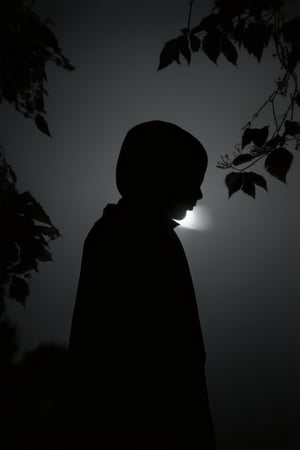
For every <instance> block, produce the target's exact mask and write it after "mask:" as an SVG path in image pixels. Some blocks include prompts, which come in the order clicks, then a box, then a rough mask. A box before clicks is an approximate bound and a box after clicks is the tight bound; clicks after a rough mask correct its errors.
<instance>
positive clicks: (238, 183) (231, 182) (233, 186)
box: [225, 172, 244, 198]
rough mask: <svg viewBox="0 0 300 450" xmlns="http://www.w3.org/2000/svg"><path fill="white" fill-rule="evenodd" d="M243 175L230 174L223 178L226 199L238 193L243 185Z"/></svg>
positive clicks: (240, 173)
mask: <svg viewBox="0 0 300 450" xmlns="http://www.w3.org/2000/svg"><path fill="white" fill-rule="evenodd" d="M243 181H244V175H243V173H242V172H239V173H237V172H231V173H229V174H228V175H227V176H226V178H225V184H226V186H227V188H228V197H229V198H230V197H231V196H232V194H234V193H235V192H237V191H239V190H240V189H241V187H242V185H243Z"/></svg>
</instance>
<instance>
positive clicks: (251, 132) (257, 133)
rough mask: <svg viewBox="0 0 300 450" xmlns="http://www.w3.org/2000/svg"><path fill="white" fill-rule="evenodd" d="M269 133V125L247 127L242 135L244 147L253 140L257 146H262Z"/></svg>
mask: <svg viewBox="0 0 300 450" xmlns="http://www.w3.org/2000/svg"><path fill="white" fill-rule="evenodd" d="M268 135H269V127H268V126H265V127H263V128H246V130H245V131H244V133H243V136H242V148H244V147H245V146H246V145H248V144H250V143H251V142H253V143H254V144H255V145H256V146H257V147H262V146H263V145H264V144H265V142H266V140H267V139H268Z"/></svg>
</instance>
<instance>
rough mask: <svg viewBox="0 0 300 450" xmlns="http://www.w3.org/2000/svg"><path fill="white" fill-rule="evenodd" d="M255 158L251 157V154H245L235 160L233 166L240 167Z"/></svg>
mask: <svg viewBox="0 0 300 450" xmlns="http://www.w3.org/2000/svg"><path fill="white" fill-rule="evenodd" d="M254 158H255V156H253V155H250V153H244V154H242V155H238V156H237V157H236V158H234V160H233V161H232V164H234V165H235V166H239V165H240V164H244V163H246V162H249V161H252V160H253V159H254Z"/></svg>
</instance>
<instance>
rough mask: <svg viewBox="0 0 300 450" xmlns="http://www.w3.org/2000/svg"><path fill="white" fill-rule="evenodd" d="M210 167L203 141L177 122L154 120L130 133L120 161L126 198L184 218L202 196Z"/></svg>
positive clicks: (155, 211) (153, 210) (121, 187)
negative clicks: (204, 181)
mask: <svg viewBox="0 0 300 450" xmlns="http://www.w3.org/2000/svg"><path fill="white" fill-rule="evenodd" d="M206 168H207V154H206V151H205V149H204V147H203V146H202V144H201V143H200V142H199V141H198V140H197V139H196V138H195V137H194V136H192V135H191V134H190V133H188V132H187V131H185V130H183V129H182V128H180V127H179V126H177V125H174V124H171V123H168V122H163V121H158V120H156V121H150V122H145V123H142V124H139V125H137V126H135V127H133V128H132V129H131V130H129V132H128V133H127V135H126V137H125V139H124V142H123V144H122V147H121V151H120V155H119V159H118V162H117V170H116V181H117V187H118V190H119V192H120V194H121V195H122V197H123V198H125V199H126V200H129V201H131V202H134V203H136V204H137V205H140V206H141V204H143V206H144V207H145V206H146V207H148V208H149V209H151V213H152V214H161V215H165V216H168V217H170V218H173V219H177V220H181V219H183V218H184V217H185V215H186V212H187V210H191V209H193V207H194V206H195V205H196V203H197V201H198V200H200V199H201V198H202V191H201V184H202V182H203V179H204V175H205V172H206Z"/></svg>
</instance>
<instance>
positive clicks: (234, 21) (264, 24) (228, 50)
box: [158, 0, 300, 198]
mask: <svg viewBox="0 0 300 450" xmlns="http://www.w3.org/2000/svg"><path fill="white" fill-rule="evenodd" d="M195 1H196V0H189V5H190V10H189V18H188V25H187V27H186V28H184V29H182V30H181V32H182V35H180V36H179V37H177V38H176V39H172V40H171V41H168V42H167V43H166V44H165V45H164V47H163V49H162V51H161V54H160V62H159V66H158V70H161V69H164V68H165V67H167V66H169V65H170V64H172V63H173V62H174V61H175V62H177V63H178V64H179V63H180V57H181V56H183V57H184V59H185V60H186V61H187V63H188V64H190V63H191V57H192V54H193V53H195V52H199V50H202V51H203V52H204V54H205V55H206V56H207V57H208V58H209V59H210V60H211V61H213V62H214V63H215V64H217V61H218V59H219V57H220V55H223V56H224V57H225V58H226V59H227V60H228V61H229V62H230V63H232V64H234V65H236V64H237V60H238V56H239V52H240V51H241V50H242V49H244V50H246V51H247V52H248V54H249V55H252V56H254V57H255V58H256V59H257V61H258V62H260V61H261V58H262V56H263V52H264V50H265V48H266V47H268V46H270V44H271V42H272V43H273V46H274V48H275V54H274V55H273V56H274V57H276V58H277V59H278V61H279V64H280V69H281V70H283V71H284V75H283V76H282V77H279V78H278V79H277V80H275V84H276V88H275V89H274V90H273V91H272V93H271V95H270V96H269V97H268V98H267V100H266V101H265V102H264V103H263V104H262V106H261V107H260V108H259V109H258V111H257V112H256V113H255V114H254V115H253V117H252V119H251V120H250V121H249V122H248V123H247V124H246V125H245V126H244V127H243V130H244V132H243V135H242V142H241V148H240V150H239V151H238V152H237V154H236V153H235V154H234V156H233V158H232V159H231V158H229V156H228V155H225V156H222V157H221V161H219V162H218V163H217V167H219V168H222V169H233V170H234V172H232V173H230V174H229V175H228V176H227V177H226V180H225V184H226V186H227V188H228V191H229V197H230V196H231V195H232V194H233V193H235V192H237V191H238V190H241V191H242V192H244V193H246V194H248V195H250V196H251V197H253V198H255V189H256V186H259V187H262V188H264V189H267V183H266V180H265V179H264V178H263V177H262V176H261V175H258V174H256V173H254V172H249V171H248V169H249V168H250V167H251V166H253V165H254V164H256V163H257V162H258V161H260V160H261V159H265V164H264V168H265V169H266V171H267V172H268V173H269V174H271V175H272V176H274V177H275V178H277V179H278V180H280V181H282V182H284V183H286V176H287V173H288V171H289V169H290V167H291V164H292V161H293V155H292V153H291V152H290V151H289V149H288V148H287V147H288V145H289V144H291V142H294V144H295V149H298V148H299V147H300V122H298V121H296V120H295V119H294V112H295V107H296V106H300V92H299V90H298V77H297V73H296V68H297V65H298V63H299V62H300V32H299V30H300V17H294V18H292V19H291V20H288V21H285V15H284V13H283V9H284V6H285V1H284V0H215V2H214V8H213V10H212V12H211V14H209V15H208V16H206V17H204V18H202V20H201V21H200V22H199V23H198V25H196V26H194V27H191V16H192V8H193V5H194V3H195ZM291 85H293V88H291ZM289 93H290V97H289V98H288V94H289ZM278 96H281V97H283V98H286V99H287V98H288V104H287V107H286V109H285V110H284V111H283V113H279V112H278V109H277V108H278V105H277V104H276V100H277V97H278ZM267 106H270V107H271V117H272V120H273V125H272V126H270V125H266V126H264V127H263V128H254V127H253V126H252V122H253V121H254V120H255V119H257V118H258V116H259V114H260V113H261V112H262V111H263V109H264V108H266V107H267ZM281 109H283V107H282V102H281ZM271 128H272V129H273V132H270V129H271ZM270 134H271V136H270V137H269V135H270ZM268 139H269V140H268ZM240 166H242V169H241V168H240Z"/></svg>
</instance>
